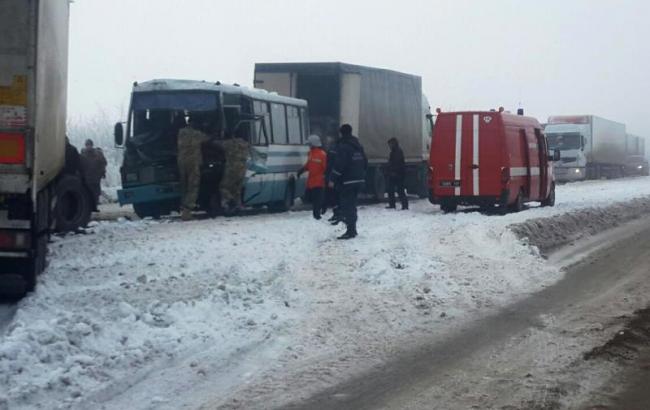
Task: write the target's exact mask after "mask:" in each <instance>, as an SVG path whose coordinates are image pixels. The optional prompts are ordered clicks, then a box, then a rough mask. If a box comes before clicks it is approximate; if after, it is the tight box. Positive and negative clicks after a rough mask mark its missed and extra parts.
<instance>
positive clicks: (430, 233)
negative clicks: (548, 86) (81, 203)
mask: <svg viewBox="0 0 650 410" xmlns="http://www.w3.org/2000/svg"><path fill="white" fill-rule="evenodd" d="M646 196H650V178H634V179H629V180H616V181H590V182H584V183H576V184H570V185H564V186H560V187H558V192H557V206H556V207H554V208H543V209H542V208H532V209H529V210H527V211H525V212H521V213H519V214H510V215H506V216H485V215H482V214H480V213H478V212H465V213H457V214H454V215H444V214H442V213H441V212H440V211H439V209H438V208H437V207H434V206H432V205H430V204H429V203H428V202H426V201H418V202H415V203H414V204H413V206H412V210H410V211H408V212H401V211H392V210H385V209H383V207H382V206H380V205H373V206H364V207H362V209H361V210H360V224H359V229H360V233H361V235H360V237H359V238H357V239H356V240H354V241H350V242H344V243H341V242H339V241H336V240H335V239H334V238H335V236H336V234H337V233H340V230H341V228H333V227H331V226H329V225H328V224H327V223H326V222H324V221H314V220H312V219H311V218H310V213H309V212H293V213H289V214H282V215H277V214H275V215H271V214H259V215H255V216H249V217H241V218H228V219H226V218H218V219H215V220H204V221H194V222H189V223H180V222H177V221H169V220H165V221H160V222H158V221H148V220H145V221H135V222H131V221H127V220H125V219H120V220H119V221H117V222H99V223H95V224H94V225H93V226H92V227H91V228H90V229H89V230H88V232H87V234H80V235H70V236H66V237H63V238H55V240H54V242H53V243H52V244H51V246H50V250H51V255H50V265H49V268H48V269H47V272H46V273H45V274H44V275H43V276H42V277H41V279H40V282H39V286H38V289H37V291H36V293H34V294H32V295H30V296H29V297H27V298H26V299H24V300H23V301H21V302H20V303H19V305H18V307H17V309H16V312H15V314H14V315H13V317H11V318H10V319H8V320H9V323H6V324H4V325H3V326H0V329H2V330H1V331H0V386H1V387H0V409H2V408H3V407H4V408H11V409H15V408H18V409H21V408H97V407H103V408H107V409H122V408H131V409H148V408H156V409H161V408H179V407H182V406H186V407H189V408H197V407H200V406H201V405H203V404H205V403H209V406H210V407H214V406H222V407H224V408H229V407H234V408H251V407H253V408H254V407H260V406H262V405H261V404H260V403H262V402H261V401H260V400H265V401H264V406H271V405H279V404H281V403H282V401H281V400H283V399H290V396H291V394H293V393H295V392H298V391H300V393H301V394H304V395H306V394H309V393H310V392H311V391H315V390H317V389H319V388H322V387H324V386H327V385H329V384H331V383H334V382H335V381H337V380H340V378H341V377H343V376H345V375H349V374H351V373H352V372H355V371H360V370H362V366H361V363H363V365H364V366H371V365H373V364H376V363H378V362H380V361H381V358H382V357H386V356H388V355H390V354H391V352H394V351H395V350H396V349H398V348H399V347H400V344H401V343H406V342H412V341H414V340H416V339H417V338H419V337H434V336H439V335H441V334H444V333H445V332H449V331H451V330H452V329H454V328H456V327H458V326H460V325H461V324H462V323H464V322H465V321H467V320H470V319H473V318H477V317H481V316H482V315H485V314H488V313H490V312H492V311H494V310H495V309H497V308H499V307H502V306H504V305H506V304H508V303H511V302H513V301H515V300H519V299H521V298H523V297H525V295H527V294H529V293H531V292H535V291H537V290H539V289H540V288H542V287H544V286H548V285H550V284H552V283H553V282H555V281H557V280H558V279H559V278H560V277H561V272H560V271H559V270H558V269H557V268H554V267H551V266H549V265H547V264H545V263H544V260H543V259H542V258H541V257H540V256H539V252H538V250H537V249H536V248H533V247H530V246H529V245H527V244H526V243H525V241H521V240H519V239H518V238H517V236H516V235H515V234H514V233H513V232H512V231H511V230H510V229H509V228H508V226H510V225H512V224H516V223H521V222H523V221H525V220H528V219H531V218H541V217H552V216H555V215H559V214H563V213H567V212H572V211H575V210H578V209H583V208H587V207H602V206H607V205H610V204H611V203H613V202H615V201H629V200H631V199H633V198H639V197H646ZM3 308H4V307H3Z"/></svg>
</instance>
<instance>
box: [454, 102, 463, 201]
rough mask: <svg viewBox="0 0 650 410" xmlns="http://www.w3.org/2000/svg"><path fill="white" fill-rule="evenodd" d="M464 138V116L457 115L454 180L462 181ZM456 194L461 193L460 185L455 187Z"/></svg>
mask: <svg viewBox="0 0 650 410" xmlns="http://www.w3.org/2000/svg"><path fill="white" fill-rule="evenodd" d="M462 139H463V116H462V115H457V116H456V155H455V159H454V161H455V163H454V180H456V181H460V160H461V158H460V149H461V143H462ZM454 195H456V196H458V195H460V186H457V187H455V188H454Z"/></svg>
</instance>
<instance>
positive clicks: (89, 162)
mask: <svg viewBox="0 0 650 410" xmlns="http://www.w3.org/2000/svg"><path fill="white" fill-rule="evenodd" d="M84 145H85V147H84V149H82V150H81V169H82V171H83V175H84V179H85V181H86V186H88V189H90V192H92V194H93V199H94V201H95V209H93V211H95V212H99V209H98V205H99V197H100V196H101V194H102V187H101V181H102V179H103V178H105V177H106V165H107V162H106V158H105V157H104V152H103V151H102V149H101V148H99V147H97V148H95V144H93V140H91V139H87V140H86V143H85V144H84Z"/></svg>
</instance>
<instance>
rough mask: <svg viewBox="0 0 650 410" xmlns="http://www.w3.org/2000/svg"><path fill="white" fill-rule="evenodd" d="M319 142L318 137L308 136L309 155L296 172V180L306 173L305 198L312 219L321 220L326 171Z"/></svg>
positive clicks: (325, 160)
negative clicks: (310, 207)
mask: <svg viewBox="0 0 650 410" xmlns="http://www.w3.org/2000/svg"><path fill="white" fill-rule="evenodd" d="M321 145H322V143H321V140H320V138H319V137H318V135H310V136H309V146H310V147H311V148H310V150H309V154H308V155H307V163H306V164H305V165H303V166H302V168H300V169H299V170H298V178H300V175H301V174H302V173H303V172H307V173H308V174H309V175H308V176H307V192H306V197H307V198H308V199H309V200H310V201H311V203H312V207H313V214H314V219H320V218H321V209H322V206H323V191H324V190H325V170H326V169H327V153H326V152H325V150H323V148H321Z"/></svg>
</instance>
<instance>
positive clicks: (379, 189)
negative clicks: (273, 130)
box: [371, 168, 386, 202]
mask: <svg viewBox="0 0 650 410" xmlns="http://www.w3.org/2000/svg"><path fill="white" fill-rule="evenodd" d="M371 194H372V196H373V197H374V199H375V200H376V201H378V202H382V201H383V200H384V197H385V196H386V177H385V176H384V173H383V172H381V170H380V169H379V168H375V172H374V173H373V177H372V193H371Z"/></svg>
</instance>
